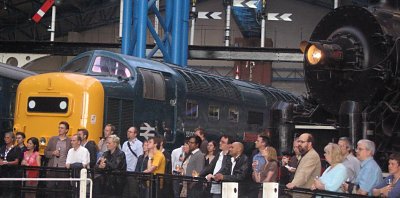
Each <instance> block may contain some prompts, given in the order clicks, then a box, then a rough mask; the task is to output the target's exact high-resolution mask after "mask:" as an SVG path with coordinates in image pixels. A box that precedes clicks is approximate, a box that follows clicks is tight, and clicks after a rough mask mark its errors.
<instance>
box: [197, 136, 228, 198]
mask: <svg viewBox="0 0 400 198" xmlns="http://www.w3.org/2000/svg"><path fill="white" fill-rule="evenodd" d="M232 142H233V141H232V137H230V136H227V135H223V136H222V137H221V139H220V141H219V149H220V150H221V152H219V154H218V155H216V156H215V157H214V159H213V160H212V161H211V162H210V164H208V165H207V166H206V167H205V168H204V169H203V170H202V171H201V173H200V177H205V178H206V179H207V181H211V180H212V179H213V178H214V175H216V174H217V173H218V172H220V171H221V169H222V167H225V166H227V164H229V163H231V162H230V161H228V160H230V156H229V155H228V152H229V148H230V147H231V146H232ZM210 193H211V197H213V198H219V197H222V195H221V184H211V189H210Z"/></svg>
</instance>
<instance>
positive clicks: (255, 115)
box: [247, 111, 264, 125]
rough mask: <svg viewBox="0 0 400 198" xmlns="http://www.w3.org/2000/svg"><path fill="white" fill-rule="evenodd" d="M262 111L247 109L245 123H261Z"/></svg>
mask: <svg viewBox="0 0 400 198" xmlns="http://www.w3.org/2000/svg"><path fill="white" fill-rule="evenodd" d="M263 118H264V113H261V112H255V111H249V115H248V117H247V124H256V125H263Z"/></svg>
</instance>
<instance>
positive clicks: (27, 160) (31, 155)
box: [21, 137, 41, 186]
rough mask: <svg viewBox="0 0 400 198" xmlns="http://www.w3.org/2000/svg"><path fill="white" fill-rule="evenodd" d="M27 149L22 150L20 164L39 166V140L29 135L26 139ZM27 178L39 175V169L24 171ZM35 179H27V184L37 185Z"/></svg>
mask: <svg viewBox="0 0 400 198" xmlns="http://www.w3.org/2000/svg"><path fill="white" fill-rule="evenodd" d="M26 148H27V150H26V151H25V152H24V159H23V160H22V162H21V165H24V166H40V160H41V159H40V158H41V157H40V154H39V152H38V151H39V140H38V139H37V138H35V137H31V138H29V139H28V142H27V145H26ZM26 177H27V178H37V177H39V170H27V171H26ZM37 183H38V182H37V181H27V182H26V185H27V186H37Z"/></svg>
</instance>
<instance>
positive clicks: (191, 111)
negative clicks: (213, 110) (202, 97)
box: [186, 100, 199, 119]
mask: <svg viewBox="0 0 400 198" xmlns="http://www.w3.org/2000/svg"><path fill="white" fill-rule="evenodd" d="M198 116H199V104H197V101H194V100H188V101H186V117H187V118H192V119H195V118H197V117H198Z"/></svg>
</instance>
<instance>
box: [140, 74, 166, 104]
mask: <svg viewBox="0 0 400 198" xmlns="http://www.w3.org/2000/svg"><path fill="white" fill-rule="evenodd" d="M139 71H140V73H141V74H142V77H143V98H147V99H153V100H165V89H166V88H165V80H164V76H163V75H162V74H161V73H160V72H155V71H150V70H146V69H139Z"/></svg>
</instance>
